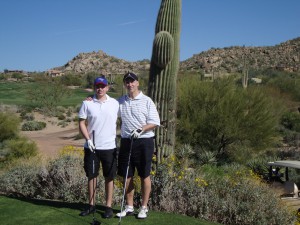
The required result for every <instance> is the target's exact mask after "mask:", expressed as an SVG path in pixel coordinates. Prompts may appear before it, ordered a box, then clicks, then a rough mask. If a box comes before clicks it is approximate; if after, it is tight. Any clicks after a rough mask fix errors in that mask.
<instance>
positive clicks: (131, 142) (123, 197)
mask: <svg viewBox="0 0 300 225" xmlns="http://www.w3.org/2000/svg"><path fill="white" fill-rule="evenodd" d="M132 144H133V138H132V137H131V140H130V149H129V156H128V163H127V168H126V175H125V181H124V187H123V196H122V203H121V212H120V213H122V211H123V207H124V200H125V192H126V185H127V178H128V171H129V165H130V158H131V150H132ZM121 220H122V215H120V219H119V225H120V224H121Z"/></svg>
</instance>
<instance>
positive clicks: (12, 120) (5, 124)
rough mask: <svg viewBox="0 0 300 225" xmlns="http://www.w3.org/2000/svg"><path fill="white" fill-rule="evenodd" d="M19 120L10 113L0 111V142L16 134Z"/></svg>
mask: <svg viewBox="0 0 300 225" xmlns="http://www.w3.org/2000/svg"><path fill="white" fill-rule="evenodd" d="M19 124H20V120H19V119H18V118H17V117H16V116H15V115H14V114H12V113H5V112H0V142H2V141H4V140H6V139H12V138H15V137H17V136H18V133H19Z"/></svg>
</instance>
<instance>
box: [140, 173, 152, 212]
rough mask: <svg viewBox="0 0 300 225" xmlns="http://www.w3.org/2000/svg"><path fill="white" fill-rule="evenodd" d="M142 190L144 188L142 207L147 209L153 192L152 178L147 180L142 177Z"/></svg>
mask: <svg viewBox="0 0 300 225" xmlns="http://www.w3.org/2000/svg"><path fill="white" fill-rule="evenodd" d="M141 188H142V206H145V207H147V204H148V201H149V197H150V192H151V179H150V176H148V177H146V178H142V177H141Z"/></svg>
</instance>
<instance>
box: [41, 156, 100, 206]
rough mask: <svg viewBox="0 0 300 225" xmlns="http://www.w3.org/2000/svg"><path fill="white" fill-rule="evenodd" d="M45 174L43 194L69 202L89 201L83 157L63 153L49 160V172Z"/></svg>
mask: <svg viewBox="0 0 300 225" xmlns="http://www.w3.org/2000/svg"><path fill="white" fill-rule="evenodd" d="M43 175H44V179H43V182H42V185H41V186H42V187H44V188H43V191H42V196H44V197H46V198H50V199H59V200H63V201H69V202H72V201H87V188H86V187H87V180H86V177H85V174H84V171H83V159H82V157H78V156H76V155H61V156H60V157H59V158H57V159H54V160H53V161H51V162H49V165H48V166H47V173H46V174H43ZM100 194H103V193H102V192H100V193H98V195H100ZM97 197H98V196H97Z"/></svg>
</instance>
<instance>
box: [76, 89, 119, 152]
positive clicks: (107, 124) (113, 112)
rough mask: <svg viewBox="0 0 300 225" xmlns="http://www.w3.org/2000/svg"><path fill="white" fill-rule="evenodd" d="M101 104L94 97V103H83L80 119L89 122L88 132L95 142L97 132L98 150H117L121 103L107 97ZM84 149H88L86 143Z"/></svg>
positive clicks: (96, 144)
mask: <svg viewBox="0 0 300 225" xmlns="http://www.w3.org/2000/svg"><path fill="white" fill-rule="evenodd" d="M106 98H107V99H106V100H105V101H104V102H101V101H99V100H97V98H96V97H95V96H94V97H93V100H92V101H83V102H82V105H81V108H80V110H79V113H78V117H79V118H80V119H85V120H87V123H88V124H87V130H88V132H89V135H90V137H91V140H93V130H94V131H95V140H93V141H94V142H95V147H96V149H97V150H107V149H114V148H116V129H117V118H118V112H119V103H118V101H117V100H116V99H114V98H111V97H109V96H108V95H106ZM84 147H86V148H87V147H88V146H87V145H86V143H85V145H84Z"/></svg>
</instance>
